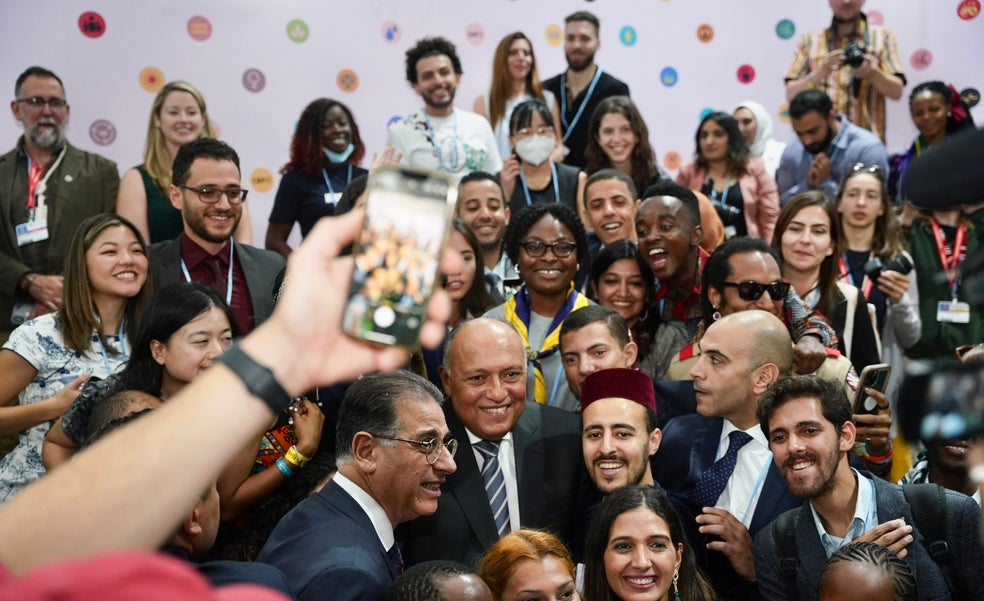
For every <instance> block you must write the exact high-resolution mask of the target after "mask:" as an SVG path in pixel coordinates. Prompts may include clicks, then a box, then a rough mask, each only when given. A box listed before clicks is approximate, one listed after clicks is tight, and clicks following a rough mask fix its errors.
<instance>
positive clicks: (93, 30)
mask: <svg viewBox="0 0 984 601" xmlns="http://www.w3.org/2000/svg"><path fill="white" fill-rule="evenodd" d="M79 31H81V32H82V35H84V36H85V37H87V38H99V37H102V34H104V33H106V19H103V18H102V15H100V14H99V13H97V12H92V11H89V12H85V13H82V14H81V15H79Z"/></svg>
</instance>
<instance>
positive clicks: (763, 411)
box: [755, 374, 854, 439]
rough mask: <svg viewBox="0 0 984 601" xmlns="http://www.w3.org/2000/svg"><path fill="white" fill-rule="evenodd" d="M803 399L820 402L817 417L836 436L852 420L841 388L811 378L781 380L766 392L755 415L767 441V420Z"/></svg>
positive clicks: (813, 376) (817, 378)
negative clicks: (787, 405) (794, 401)
mask: <svg viewBox="0 0 984 601" xmlns="http://www.w3.org/2000/svg"><path fill="white" fill-rule="evenodd" d="M804 397H808V398H812V399H817V400H818V401H820V413H821V414H822V415H823V418H824V419H825V420H827V421H828V422H830V423H831V424H833V426H834V428H835V429H836V430H837V431H838V432H840V429H841V426H843V425H844V424H845V423H846V422H849V421H851V420H852V419H853V418H854V416H853V415H852V413H851V402H850V401H848V400H847V393H845V392H844V386H843V385H841V384H838V383H837V382H835V381H833V380H824V379H823V378H821V377H820V376H817V375H814V374H806V375H791V376H784V377H782V378H779V379H778V380H776V383H775V384H773V385H772V386H771V387H770V388H769V389H768V390H766V391H765V394H763V395H762V397H761V398H760V399H759V403H758V409H757V410H756V411H755V417H757V418H758V420H759V425H761V426H762V431H763V432H765V437H766V439H768V438H769V420H770V419H772V416H773V415H774V414H775V412H776V411H777V410H778V409H779V408H780V407H782V406H783V405H785V404H786V403H787V402H789V401H792V400H795V399H800V398H804Z"/></svg>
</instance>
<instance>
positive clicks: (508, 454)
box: [465, 428, 522, 532]
mask: <svg viewBox="0 0 984 601" xmlns="http://www.w3.org/2000/svg"><path fill="white" fill-rule="evenodd" d="M465 433H466V434H468V446H470V447H471V450H472V453H474V454H475V461H476V462H477V464H478V471H479V473H481V471H482V465H484V464H485V457H484V456H483V455H482V453H481V452H480V451H479V450H478V449H476V448H475V444H476V443H479V442H482V439H481V438H479V437H478V436H475V434H474V433H472V431H471V430H469V429H468V428H465ZM499 468H500V469H502V477H503V479H504V480H505V481H506V505H507V506H508V507H509V531H510V532H512V531H515V530H519V529H520V528H521V527H522V526H521V525H520V524H522V520H521V519H520V515H519V486H518V485H517V484H516V449H515V445H513V435H512V432H506V435H505V436H503V437H502V440H501V441H500V443H499Z"/></svg>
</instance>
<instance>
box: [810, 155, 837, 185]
mask: <svg viewBox="0 0 984 601" xmlns="http://www.w3.org/2000/svg"><path fill="white" fill-rule="evenodd" d="M830 171H831V165H830V159H829V158H828V157H827V155H826V153H823V152H821V153H819V154H817V156H815V157H814V158H813V163H812V164H811V165H810V170H809V171H808V172H807V174H806V184H807V185H808V186H810V187H811V188H817V187H819V186H820V184H822V183H823V182H824V181H825V180H826V179H827V178H828V177H830Z"/></svg>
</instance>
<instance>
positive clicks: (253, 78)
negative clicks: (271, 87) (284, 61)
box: [243, 69, 266, 92]
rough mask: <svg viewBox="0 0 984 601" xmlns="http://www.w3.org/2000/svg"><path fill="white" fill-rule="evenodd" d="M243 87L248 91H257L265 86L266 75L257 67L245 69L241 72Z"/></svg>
mask: <svg viewBox="0 0 984 601" xmlns="http://www.w3.org/2000/svg"><path fill="white" fill-rule="evenodd" d="M243 87H244V88H246V89H247V90H249V91H250V92H259V91H260V90H262V89H263V88H264V87H266V76H265V75H263V72H262V71H260V70H259V69H246V72H245V73H243Z"/></svg>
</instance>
